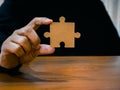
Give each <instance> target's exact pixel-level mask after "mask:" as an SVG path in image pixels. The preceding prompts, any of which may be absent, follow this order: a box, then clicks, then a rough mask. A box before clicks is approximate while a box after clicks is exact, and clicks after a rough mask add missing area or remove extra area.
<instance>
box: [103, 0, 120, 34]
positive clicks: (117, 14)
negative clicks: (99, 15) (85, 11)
mask: <svg viewBox="0 0 120 90" xmlns="http://www.w3.org/2000/svg"><path fill="white" fill-rule="evenodd" d="M101 1H103V3H104V5H105V7H106V10H107V11H108V13H109V15H110V17H111V20H112V21H113V24H114V25H115V27H116V29H117V31H118V34H119V36H120V0H101Z"/></svg>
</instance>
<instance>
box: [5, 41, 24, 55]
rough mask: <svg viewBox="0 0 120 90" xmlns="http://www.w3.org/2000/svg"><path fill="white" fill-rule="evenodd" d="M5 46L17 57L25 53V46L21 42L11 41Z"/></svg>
mask: <svg viewBox="0 0 120 90" xmlns="http://www.w3.org/2000/svg"><path fill="white" fill-rule="evenodd" d="M4 47H5V48H4V50H6V51H8V52H9V53H13V54H15V55H16V56H17V57H21V56H23V55H24V54H25V52H24V50H23V48H22V47H21V46H20V45H19V44H17V43H14V42H9V43H7V44H5V46H4Z"/></svg>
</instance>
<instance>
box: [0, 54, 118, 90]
mask: <svg viewBox="0 0 120 90" xmlns="http://www.w3.org/2000/svg"><path fill="white" fill-rule="evenodd" d="M20 71H21V72H22V73H21V74H19V75H7V74H5V73H0V90H120V56H69V57H67V56H63V57H62V56H60V57H54V56H40V57H37V58H36V59H35V60H34V61H32V62H31V63H29V64H26V65H23V67H22V68H21V69H20Z"/></svg>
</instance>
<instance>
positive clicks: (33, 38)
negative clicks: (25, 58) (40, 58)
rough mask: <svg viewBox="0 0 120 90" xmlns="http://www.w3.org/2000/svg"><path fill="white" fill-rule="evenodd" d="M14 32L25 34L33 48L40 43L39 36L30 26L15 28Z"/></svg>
mask: <svg viewBox="0 0 120 90" xmlns="http://www.w3.org/2000/svg"><path fill="white" fill-rule="evenodd" d="M15 33H17V34H18V35H21V36H26V37H27V38H28V39H29V41H30V43H31V45H33V47H34V48H35V47H36V46H37V45H39V44H40V38H39V36H38V35H37V33H36V32H35V31H34V30H33V29H32V28H29V27H25V28H22V29H20V30H16V32H15Z"/></svg>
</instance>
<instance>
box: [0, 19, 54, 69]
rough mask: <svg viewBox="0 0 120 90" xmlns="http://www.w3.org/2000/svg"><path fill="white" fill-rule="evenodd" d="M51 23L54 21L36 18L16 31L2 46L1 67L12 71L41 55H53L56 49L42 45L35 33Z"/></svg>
mask: <svg viewBox="0 0 120 90" xmlns="http://www.w3.org/2000/svg"><path fill="white" fill-rule="evenodd" d="M51 23H52V20H51V19H48V18H44V17H43V18H34V19H33V20H32V21H31V22H30V23H28V24H27V25H26V26H25V27H23V28H21V29H18V30H15V31H14V32H13V34H12V35H11V36H9V37H8V38H7V39H6V40H5V41H4V42H3V44H2V48H1V55H0V65H1V66H2V67H5V68H8V69H10V68H14V67H16V66H17V65H19V64H23V63H27V62H30V61H31V60H33V59H34V58H35V57H36V56H38V55H40V54H52V53H53V52H54V50H55V49H54V48H53V47H51V46H50V45H46V44H40V38H39V37H38V35H37V33H36V32H35V30H37V28H38V27H39V26H40V25H48V24H51Z"/></svg>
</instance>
